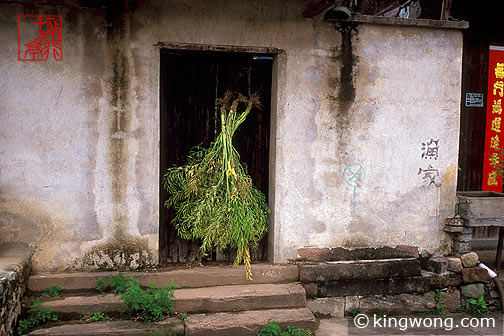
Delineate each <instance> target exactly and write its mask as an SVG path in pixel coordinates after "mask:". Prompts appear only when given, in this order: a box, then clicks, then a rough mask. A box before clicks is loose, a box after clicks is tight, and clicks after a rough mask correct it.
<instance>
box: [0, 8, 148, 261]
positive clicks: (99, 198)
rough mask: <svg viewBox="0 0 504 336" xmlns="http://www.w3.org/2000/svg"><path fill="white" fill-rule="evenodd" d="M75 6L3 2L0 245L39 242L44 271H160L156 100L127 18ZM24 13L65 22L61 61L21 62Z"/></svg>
mask: <svg viewBox="0 0 504 336" xmlns="http://www.w3.org/2000/svg"><path fill="white" fill-rule="evenodd" d="M66 3H67V4H69V5H68V6H44V5H40V6H33V5H29V4H26V5H23V4H19V3H1V4H0V13H1V14H0V24H1V27H2V29H3V31H2V34H1V38H2V42H1V44H2V46H4V48H2V50H1V51H0V53H1V61H0V73H1V79H0V86H1V90H0V91H1V92H0V101H1V103H0V118H1V123H0V134H1V136H0V137H1V138H2V144H1V149H0V157H1V158H0V161H1V163H0V171H1V175H0V218H1V222H0V241H22V242H27V243H30V244H32V245H33V246H35V247H36V252H35V255H34V257H33V266H34V269H35V270H39V271H40V270H61V269H67V268H70V269H72V268H98V267H101V268H115V267H124V268H136V267H139V266H148V265H153V264H156V263H157V249H158V248H157V242H158V237H157V231H158V228H157V227H158V223H157V218H158V214H157V213H158V205H157V204H158V198H157V192H158V191H157V180H158V169H157V168H156V167H157V165H156V164H154V163H153V162H155V161H156V159H155V158H156V157H157V156H158V148H157V139H158V126H157V123H156V120H157V117H155V116H154V115H156V113H158V112H157V110H156V111H154V110H152V109H151V108H145V107H144V106H145V105H147V106H153V104H152V103H150V104H146V103H145V101H147V100H150V101H151V100H152V99H154V100H155V98H148V97H146V96H142V95H141V94H137V87H138V86H139V85H141V84H140V83H139V82H138V81H137V72H136V69H135V65H134V64H133V60H132V57H131V55H130V54H129V53H128V48H126V47H124V46H126V45H128V41H129V29H128V24H127V22H122V21H121V19H122V18H121V16H119V15H118V14H117V13H114V10H113V9H110V10H108V11H107V10H105V9H103V8H86V7H77V6H76V4H77V3H78V2H77V1H76V2H74V3H73V4H72V3H71V2H66ZM20 14H32V15H38V14H57V15H62V20H63V61H61V62H56V61H54V60H48V61H46V62H20V61H18V60H17V15H20ZM21 34H23V30H21ZM149 94H152V96H154V97H155V96H156V93H155V92H150V93H149Z"/></svg>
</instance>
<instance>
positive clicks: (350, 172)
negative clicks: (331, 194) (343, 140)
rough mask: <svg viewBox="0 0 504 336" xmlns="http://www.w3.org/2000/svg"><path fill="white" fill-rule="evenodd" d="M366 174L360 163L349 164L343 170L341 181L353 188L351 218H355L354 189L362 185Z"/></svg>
mask: <svg viewBox="0 0 504 336" xmlns="http://www.w3.org/2000/svg"><path fill="white" fill-rule="evenodd" d="M365 177H366V172H365V170H364V168H363V167H362V165H361V164H360V163H351V164H349V165H347V166H346V167H345V169H344V170H343V179H345V182H346V184H348V185H349V186H351V187H353V216H354V217H355V200H356V189H357V187H360V186H361V185H362V184H363V183H364V179H365Z"/></svg>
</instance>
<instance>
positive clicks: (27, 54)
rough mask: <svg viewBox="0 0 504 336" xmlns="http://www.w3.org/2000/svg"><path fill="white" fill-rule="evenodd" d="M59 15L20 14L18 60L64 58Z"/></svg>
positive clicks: (57, 59) (59, 59)
mask: <svg viewBox="0 0 504 336" xmlns="http://www.w3.org/2000/svg"><path fill="white" fill-rule="evenodd" d="M61 24H62V18H61V16H59V15H18V60H19V61H47V60H48V59H50V58H51V59H54V60H56V61H61V60H63V41H62V31H61Z"/></svg>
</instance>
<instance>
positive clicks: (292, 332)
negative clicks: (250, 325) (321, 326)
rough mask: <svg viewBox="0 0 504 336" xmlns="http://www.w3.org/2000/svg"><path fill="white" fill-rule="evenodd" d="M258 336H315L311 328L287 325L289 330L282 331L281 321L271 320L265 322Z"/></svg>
mask: <svg viewBox="0 0 504 336" xmlns="http://www.w3.org/2000/svg"><path fill="white" fill-rule="evenodd" d="M257 336H313V333H312V332H311V331H310V330H307V329H302V328H294V327H291V326H288V327H287V331H282V328H280V323H278V322H275V321H273V322H270V323H268V324H265V325H264V326H263V327H262V329H261V331H260V332H259V334H258V335H257Z"/></svg>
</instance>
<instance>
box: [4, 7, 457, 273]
mask: <svg viewBox="0 0 504 336" xmlns="http://www.w3.org/2000/svg"><path fill="white" fill-rule="evenodd" d="M305 4H306V2H305V1H301V0H293V1H284V2H281V3H279V2H278V1H274V0H268V1H266V0H264V1H250V2H247V3H245V2H243V1H240V2H238V1H232V0H228V1H220V2H218V3H209V2H207V1H181V0H177V1H170V2H166V3H163V2H153V1H139V2H138V3H136V4H135V6H130V7H129V8H123V9H121V8H108V9H105V8H83V7H77V6H56V7H54V6H32V5H22V4H19V3H16V4H14V3H9V4H5V3H4V4H0V13H1V14H0V24H1V26H2V28H3V30H2V45H7V46H8V47H6V48H2V50H0V53H1V54H0V55H1V59H0V73H1V74H2V76H1V80H0V86H1V89H2V90H0V101H1V103H0V118H1V124H0V135H1V137H2V139H4V140H3V142H2V144H1V148H0V172H1V173H0V212H1V217H0V218H1V222H0V240H1V241H24V242H28V243H31V244H32V245H35V246H37V248H38V249H37V252H36V254H35V256H34V257H33V264H34V268H35V269H36V270H55V269H64V268H85V267H88V268H97V267H104V268H107V267H108V268H114V267H118V266H123V267H131V268H136V267H139V266H147V265H153V264H155V263H156V261H157V242H158V237H157V232H158V190H159V182H158V174H159V171H158V170H159V168H158V167H159V148H158V143H159V55H160V50H159V48H158V47H156V46H155V45H156V44H158V43H159V42H164V43H172V44H198V45H224V46H238V47H240V46H241V47H272V48H276V49H279V50H282V52H281V53H280V54H279V55H278V56H277V57H276V59H275V66H274V78H273V82H274V89H273V90H274V92H273V93H272V96H273V108H272V110H273V111H274V115H273V117H272V121H273V122H272V151H271V153H272V155H271V157H270V163H271V179H270V180H271V188H270V189H271V195H270V199H271V207H272V210H273V214H272V223H271V226H272V228H271V232H270V241H271V249H270V258H271V257H273V258H272V259H273V260H274V261H275V262H285V261H287V260H288V259H293V258H295V257H296V254H297V249H298V248H300V247H304V246H319V247H324V246H327V247H335V246H346V247H355V246H381V245H393V246H395V245H397V244H410V245H418V246H419V247H421V248H426V249H429V250H433V249H435V248H436V247H438V246H439V243H440V228H441V223H442V220H443V219H444V217H447V216H451V215H452V214H453V211H454V202H455V181H456V173H457V171H456V168H457V157H458V155H457V153H458V132H459V101H460V77H461V74H460V71H461V52H462V36H461V33H460V32H459V31H456V30H442V29H433V28H419V27H403V26H394V27H387V26H378V25H371V24H360V25H357V26H355V27H352V29H349V28H348V27H347V29H343V31H341V29H340V31H338V30H337V29H336V28H335V27H334V25H333V24H331V23H327V22H323V21H322V18H320V17H319V18H315V19H304V18H303V17H302V16H301V12H302V11H303V9H304V6H305ZM38 13H39V14H59V15H62V16H63V44H64V47H63V52H64V58H63V61H62V62H55V61H47V62H19V61H17V50H16V48H17V27H16V16H17V15H19V14H38ZM431 138H432V139H433V140H439V141H438V147H439V148H438V151H439V152H438V153H439V154H438V157H437V158H436V159H429V158H427V159H425V158H422V157H421V155H422V153H423V152H424V150H422V143H427V142H429V141H430V139H431ZM429 146H430V147H433V146H434V145H432V144H430V145H429ZM430 153H431V154H432V153H433V152H432V150H431V152H430ZM353 163H358V164H360V165H361V166H362V169H363V170H364V172H365V178H363V177H362V176H361V175H359V177H360V178H361V180H362V183H360V184H359V185H358V186H357V187H356V188H355V214H354V206H353V204H354V188H353V187H352V186H350V185H348V184H347V183H346V182H345V179H344V176H343V171H344V169H345V167H346V166H347V165H349V164H353ZM429 165H431V166H432V168H433V169H437V170H438V172H439V177H438V178H436V181H435V184H430V185H426V184H425V183H424V182H425V181H426V180H425V179H423V178H422V177H423V176H424V175H425V173H424V172H422V171H420V175H419V174H418V173H419V169H428V166H429ZM351 169H353V171H356V169H355V168H351ZM347 173H349V171H348V170H347ZM432 174H434V173H431V175H432ZM435 174H437V173H435ZM350 178H351V176H347V179H350ZM355 181H357V180H356V179H352V180H350V183H354V182H355Z"/></svg>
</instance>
